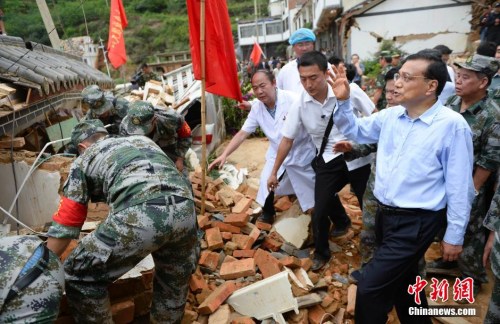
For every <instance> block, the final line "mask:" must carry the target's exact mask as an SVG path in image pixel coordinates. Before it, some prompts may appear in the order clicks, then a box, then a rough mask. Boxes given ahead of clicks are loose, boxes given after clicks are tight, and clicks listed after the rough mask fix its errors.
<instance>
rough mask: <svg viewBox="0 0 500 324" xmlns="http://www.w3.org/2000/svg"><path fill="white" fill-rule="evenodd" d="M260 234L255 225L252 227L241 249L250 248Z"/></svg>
mask: <svg viewBox="0 0 500 324" xmlns="http://www.w3.org/2000/svg"><path fill="white" fill-rule="evenodd" d="M259 235H260V230H259V229H258V228H257V227H254V228H253V229H252V231H251V232H250V234H249V235H248V241H247V243H246V244H245V246H244V247H243V250H250V249H251V248H252V245H253V244H254V243H255V241H257V239H258V238H259Z"/></svg>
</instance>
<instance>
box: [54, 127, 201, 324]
mask: <svg viewBox="0 0 500 324" xmlns="http://www.w3.org/2000/svg"><path fill="white" fill-rule="evenodd" d="M107 135H108V134H107V132H106V130H105V129H104V127H103V124H102V123H101V122H100V121H99V120H89V121H84V122H82V123H80V124H78V125H77V126H76V127H75V128H74V130H73V132H72V135H71V139H72V141H73V143H74V145H75V146H77V147H78V149H79V151H80V154H81V155H80V156H79V157H78V158H77V159H76V160H75V161H74V162H73V164H72V166H71V169H70V172H69V177H68V179H67V181H66V183H65V184H64V188H63V196H62V197H61V203H60V205H59V209H58V211H57V212H56V213H55V214H54V216H53V223H52V226H51V227H50V229H49V231H48V236H49V240H48V243H47V245H48V247H49V248H50V249H52V250H53V251H55V252H56V253H57V254H58V255H60V254H61V253H62V252H63V251H64V249H65V248H66V246H67V244H68V243H69V241H70V240H71V239H75V238H78V236H79V233H80V229H81V227H82V225H83V223H84V221H85V218H86V214H87V204H88V202H89V201H90V200H92V201H105V202H106V203H107V204H108V205H109V208H110V212H109V215H108V217H107V218H106V219H105V220H104V221H103V222H102V223H101V224H100V225H99V226H98V227H97V229H96V230H95V231H94V232H92V233H91V234H89V235H87V236H85V237H84V238H83V239H81V240H80V242H79V244H78V246H77V247H76V248H75V250H73V252H72V253H71V254H70V255H69V257H68V258H67V260H66V261H65V263H64V270H65V273H66V295H67V297H68V304H69V306H70V308H71V311H72V314H73V317H74V319H75V321H76V322H77V323H112V319H111V311H110V302H109V296H108V290H107V286H108V285H109V284H110V283H112V282H113V281H115V280H116V279H118V278H119V277H121V276H122V275H123V274H124V273H126V272H127V271H129V270H130V269H132V268H133V267H134V266H135V265H136V264H137V263H139V262H140V261H141V260H142V259H143V258H144V257H146V256H147V255H148V254H150V253H151V254H152V256H153V260H154V262H155V277H154V281H153V304H152V307H151V320H152V321H153V322H156V323H180V321H181V318H182V315H183V313H184V305H185V302H186V298H187V292H188V280H189V277H190V275H191V273H192V272H193V271H194V269H195V266H196V264H197V260H198V251H199V245H198V240H197V237H196V233H197V222H196V215H195V206H194V199H193V196H192V194H191V190H190V183H189V182H188V181H187V179H186V178H185V177H184V176H182V174H181V173H180V172H179V171H178V170H177V169H176V168H175V166H174V164H173V163H172V161H171V160H170V159H169V158H168V157H167V156H166V155H165V153H163V151H162V150H161V149H160V148H159V147H158V146H157V145H156V144H155V143H154V142H153V141H151V140H150V139H148V138H147V137H144V136H130V137H127V138H124V137H110V136H107Z"/></svg>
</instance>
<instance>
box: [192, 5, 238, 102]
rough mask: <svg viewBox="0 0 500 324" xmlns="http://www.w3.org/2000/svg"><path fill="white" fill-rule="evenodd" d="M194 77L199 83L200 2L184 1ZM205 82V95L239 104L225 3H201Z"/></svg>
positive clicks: (231, 35)
mask: <svg viewBox="0 0 500 324" xmlns="http://www.w3.org/2000/svg"><path fill="white" fill-rule="evenodd" d="M187 8H188V17H189V43H190V46H191V59H192V61H193V71H194V78H195V79H197V80H201V77H202V75H201V53H200V19H201V16H200V0H187ZM205 62H206V66H205V74H206V75H205V80H206V85H207V87H206V90H207V91H208V92H211V93H214V94H217V95H220V96H224V97H228V98H233V99H236V100H238V101H242V100H243V98H242V97H241V89H240V83H239V81H238V74H237V71H236V56H235V54H234V44H233V34H232V32H231V23H230V21H229V14H228V11H227V6H226V0H210V1H205Z"/></svg>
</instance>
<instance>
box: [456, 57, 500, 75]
mask: <svg viewBox="0 0 500 324" xmlns="http://www.w3.org/2000/svg"><path fill="white" fill-rule="evenodd" d="M454 64H455V65H456V66H458V67H461V68H464V69H467V70H472V71H475V72H480V73H486V74H491V73H494V72H496V71H497V70H498V69H499V68H500V63H499V62H498V61H497V60H496V59H495V58H493V57H489V56H484V55H479V54H474V55H473V56H470V57H469V58H468V59H467V60H466V61H465V62H464V63H454Z"/></svg>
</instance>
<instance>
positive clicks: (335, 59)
mask: <svg viewBox="0 0 500 324" xmlns="http://www.w3.org/2000/svg"><path fill="white" fill-rule="evenodd" d="M328 63H330V64H332V65H335V66H336V67H338V66H339V64H340V63H344V59H342V58H340V57H338V56H337V55H332V56H330V58H329V59H328Z"/></svg>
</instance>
